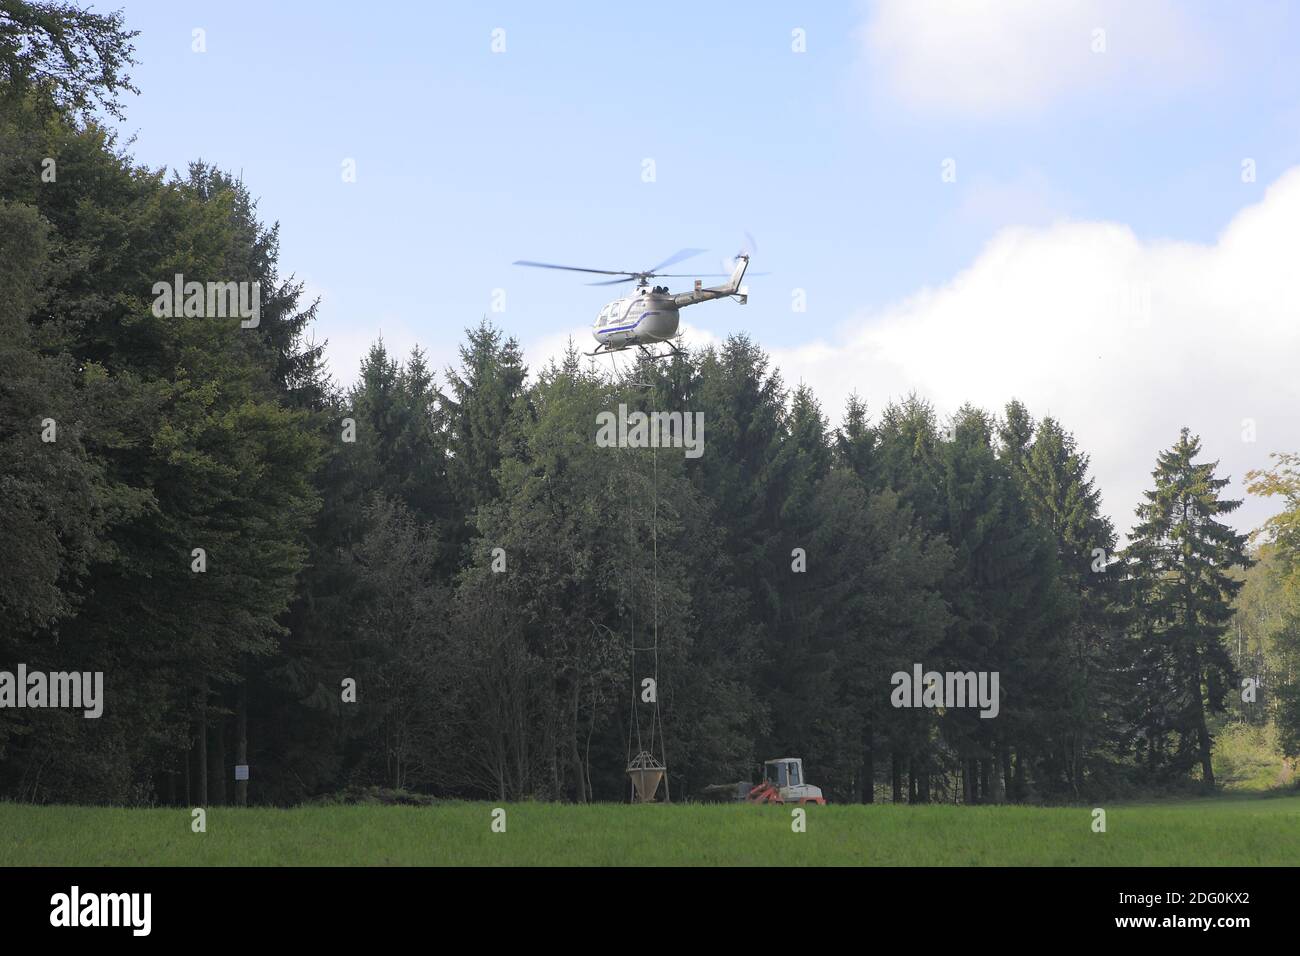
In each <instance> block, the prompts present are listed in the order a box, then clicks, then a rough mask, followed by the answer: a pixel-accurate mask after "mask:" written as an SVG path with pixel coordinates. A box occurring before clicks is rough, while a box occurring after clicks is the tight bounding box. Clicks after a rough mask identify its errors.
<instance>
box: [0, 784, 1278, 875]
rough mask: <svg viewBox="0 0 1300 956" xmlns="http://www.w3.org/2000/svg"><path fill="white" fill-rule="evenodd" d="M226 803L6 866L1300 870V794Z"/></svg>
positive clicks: (34, 824)
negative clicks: (1097, 813) (795, 818)
mask: <svg viewBox="0 0 1300 956" xmlns="http://www.w3.org/2000/svg"><path fill="white" fill-rule="evenodd" d="M492 809H493V805H492V804H490V803H442V804H437V805H435V806H431V807H404V806H328V807H302V808H297V809H291V810H270V809H251V810H236V809H228V808H215V809H212V810H210V811H209V812H208V816H207V832H206V833H193V832H191V830H190V813H189V811H187V810H184V809H179V810H178V809H163V810H159V809H144V810H134V809H113V808H107V809H105V808H93V807H33V806H27V805H19V804H12V803H0V865H4V866H29V865H65V866H89V865H126V866H130V865H162V866H178V865H179V866H231V865H252V866H262V865H301V864H312V865H378V866H388V865H492V866H513V865H523V866H529V865H596V866H611V865H614V866H619V865H633V866H657V865H695V864H704V865H722V866H760V865H783V866H789V865H801V864H812V865H850V866H862V865H867V866H873V865H874V866H896V865H923V866H936V865H937V866H967V865H980V866H997V865H1048V866H1118V865H1130V866H1254V865H1261V864H1264V865H1275V866H1276V865H1284V866H1286V865H1300V795H1295V794H1290V795H1285V796H1283V795H1269V796H1259V795H1253V796H1227V797H1217V798H1207V799H1201V800H1187V801H1178V802H1168V803H1156V804H1129V805H1122V806H1120V805H1116V806H1113V807H1106V808H1105V809H1106V813H1107V816H1106V831H1107V832H1105V833H1094V832H1092V827H1091V823H1092V812H1091V808H1089V807H1077V808H1038V807H1007V806H1000V807H956V806H921V807H908V806H891V805H889V804H884V805H877V806H874V807H863V806H827V807H810V808H809V809H808V817H807V832H805V833H794V832H792V831H791V814H790V810H789V808H783V807H756V806H743V805H742V806H734V805H733V806H699V805H675V806H658V805H656V806H647V807H633V806H623V805H612V804H603V805H595V806H590V807H581V806H568V805H554V804H541V803H522V804H507V805H506V807H505V809H506V812H507V816H506V825H507V828H506V832H505V833H493V832H492V831H491V814H492Z"/></svg>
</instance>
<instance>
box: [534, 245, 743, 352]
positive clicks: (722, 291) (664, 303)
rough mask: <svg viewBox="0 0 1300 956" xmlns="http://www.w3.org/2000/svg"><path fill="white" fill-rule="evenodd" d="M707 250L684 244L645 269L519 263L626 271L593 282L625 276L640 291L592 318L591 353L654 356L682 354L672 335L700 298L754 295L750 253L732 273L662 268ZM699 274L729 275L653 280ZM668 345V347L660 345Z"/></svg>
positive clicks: (604, 272) (610, 272) (573, 269)
mask: <svg viewBox="0 0 1300 956" xmlns="http://www.w3.org/2000/svg"><path fill="white" fill-rule="evenodd" d="M702 252H704V250H703V249H682V250H681V251H679V252H677V253H675V254H674V255H671V256H669V257H668V258H667V259H665V260H664V261H663V262H661V263H659V264H658V265H655V266H651V267H650V268H649V269H644V270H642V271H640V272H627V271H622V270H617V269H583V268H580V267H578V266H561V265H555V264H553V263H550V262H533V261H531V260H528V259H517V260H515V263H514V264H515V265H517V266H533V267H534V268H538V269H564V270H567V271H569V272H591V273H596V274H598V275H611V276H621V277H622V278H618V279H607V280H605V281H603V282H589V283H587V284H588V285H618V284H620V283H623V282H635V283H636V291H635V292H633V293H632V294H631V295H626V296H623V297H622V298H621V299H615V300H614V301H613V302H609V303H607V304H606V305H605V307H604V308H603V309H601V310H600V313H599V314H598V315H597V316H596V321H595V322H593V323H592V329H591V334H592V336H593V337H594V338H595V339H596V342H597V345H596V348H595V350H594V351H592V352H587V353H585V354H587V355H608V354H610V353H613V352H622V351H623V350H625V349H630V348H639V349H640V350H641V351H642V353H644V354H645V355H647V356H649V357H650V358H670V357H671V356H672V355H674V354H680V353H681V349H679V348H678V347H677V346H676V345H675V344H674V343H673V341H672V339H673V337H674V336H676V335H677V327H678V324H679V322H680V311H681V310H682V309H684V308H686V306H688V305H694V304H695V303H697V302H707V301H709V300H710V299H723V298H728V297H729V298H734V299H735V300H736V301H737V302H739V303H740V304H741V305H744V304H745V303H746V302H747V301H748V300H749V296H748V294H747V293H745V292H742V291H741V289H740V280H741V279H742V278H743V277H744V275H745V269H746V268H748V266H749V253H748V252H741V253H739V254H738V255H737V256H736V258H735V260H734V261H735V266H734V268H733V269H732V271H731V272H730V273H726V272H714V273H694V274H693V273H672V272H660V271H659V270H660V269H666V268H668V267H669V266H671V265H675V264H676V263H678V262H681V261H682V260H683V259H689V258H691V257H692V256H697V255H699V254H700V253H702ZM697 275H704V276H727V277H728V281H727V282H725V283H723V284H722V285H716V286H709V287H707V288H706V287H705V286H704V283H703V281H701V279H699V278H696V279H695V288H694V289H692V290H691V291H690V292H676V293H674V292H669V291H668V287H667V286H660V285H654V286H652V285H651V284H650V280H651V279H657V278H692V277H694V276H697ZM661 344H662V345H666V346H667V347H668V351H666V352H664V351H657V346H659V345H661Z"/></svg>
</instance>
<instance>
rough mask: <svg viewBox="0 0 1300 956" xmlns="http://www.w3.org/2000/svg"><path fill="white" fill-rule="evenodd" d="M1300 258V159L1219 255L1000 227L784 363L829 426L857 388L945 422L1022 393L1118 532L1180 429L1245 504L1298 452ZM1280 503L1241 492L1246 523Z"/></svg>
mask: <svg viewBox="0 0 1300 956" xmlns="http://www.w3.org/2000/svg"><path fill="white" fill-rule="evenodd" d="M1297 249H1300V167H1297V168H1296V169H1293V170H1291V171H1289V172H1288V173H1287V174H1286V175H1285V176H1284V177H1282V178H1281V179H1280V180H1279V181H1278V182H1276V183H1275V184H1274V185H1273V186H1272V187H1271V188H1270V189H1269V190H1268V191H1267V193H1266V194H1265V196H1264V198H1263V200H1262V201H1261V202H1259V203H1258V204H1256V205H1253V206H1249V207H1247V208H1246V209H1244V210H1242V211H1241V212H1240V213H1239V214H1238V215H1237V216H1236V217H1235V218H1234V219H1233V220H1232V222H1231V223H1230V224H1229V225H1228V227H1227V228H1226V229H1225V230H1224V231H1223V233H1222V234H1221V235H1220V236H1219V238H1218V240H1217V241H1216V242H1214V243H1213V244H1210V245H1200V244H1193V243H1175V242H1165V241H1144V240H1141V239H1139V238H1138V237H1137V236H1136V235H1134V233H1133V231H1132V230H1131V229H1129V228H1128V227H1127V226H1124V225H1122V224H1117V223H1108V222H1076V223H1057V224H1055V225H1051V226H1047V227H1038V228H1024V227H1017V228H1009V229H1004V230H1002V231H1001V232H999V233H998V234H997V235H995V236H994V237H993V238H992V239H991V240H990V241H989V242H988V244H987V245H986V246H985V247H984V249H983V250H982V251H981V252H980V254H979V255H978V256H977V257H976V259H975V261H974V262H973V263H972V264H971V265H970V267H969V268H967V269H966V270H964V271H963V272H961V273H960V274H958V275H957V276H955V277H954V278H953V279H951V280H950V281H948V282H946V283H945V284H943V285H941V286H939V287H937V288H932V289H925V290H922V291H920V292H918V293H916V294H915V295H913V296H911V297H909V298H907V299H905V300H904V301H901V302H898V303H896V304H894V305H892V306H890V307H888V308H886V309H883V310H881V311H879V312H874V313H863V314H860V315H858V316H856V317H855V320H854V322H852V323H851V324H850V325H849V328H851V329H856V330H857V331H855V332H850V333H848V334H846V335H845V336H843V337H842V338H841V339H840V340H836V341H831V342H826V341H817V342H812V343H809V344H806V345H803V346H801V347H798V348H793V349H786V350H775V351H774V352H773V359H774V361H775V363H776V364H777V365H778V366H779V367H780V368H781V369H782V371H783V373H784V375H785V378H786V380H787V381H788V382H795V381H798V380H800V379H803V380H804V381H807V382H808V383H810V384H811V385H812V386H813V387H814V389H815V390H816V392H817V394H818V397H819V398H820V399H821V400H822V402H823V403H824V407H825V408H826V409H827V411H828V412H829V413H830V414H831V415H832V418H837V417H838V414H839V412H840V410H841V409H842V407H843V403H844V400H845V399H846V398H847V396H848V394H849V393H850V392H851V391H853V390H855V389H856V390H857V391H858V393H859V394H861V395H862V396H863V397H864V398H866V399H867V400H868V402H869V404H870V406H871V408H872V409H873V410H874V411H877V412H878V411H879V409H880V408H881V406H882V405H883V404H884V403H885V402H887V401H888V400H890V399H891V398H897V397H899V396H901V395H904V394H906V393H907V392H908V391H911V390H913V389H915V390H916V391H917V392H919V393H920V394H922V395H924V396H925V397H927V398H929V399H931V400H932V401H933V402H935V404H936V405H937V406H938V408H939V410H940V411H941V412H943V413H950V412H952V411H954V410H955V409H956V408H957V407H959V406H960V405H961V403H962V402H965V401H970V402H973V403H974V404H976V405H979V406H982V407H985V408H989V409H992V410H1001V408H1002V407H1003V406H1004V405H1005V403H1006V402H1007V401H1008V400H1009V399H1011V398H1019V399H1021V400H1022V401H1024V402H1025V403H1026V404H1027V405H1028V407H1029V409H1030V411H1031V412H1032V413H1034V414H1035V416H1037V417H1042V416H1044V415H1048V414H1050V415H1053V416H1055V417H1057V418H1058V419H1059V420H1060V421H1061V422H1062V424H1063V425H1064V426H1065V427H1066V428H1067V429H1070V430H1072V431H1073V432H1074V433H1075V434H1076V436H1077V437H1078V439H1079V441H1080V444H1081V445H1082V447H1083V448H1084V450H1086V451H1087V452H1089V453H1090V454H1091V456H1092V461H1093V469H1094V472H1095V474H1096V475H1097V477H1098V483H1099V485H1100V487H1101V490H1102V493H1103V496H1104V501H1105V505H1106V508H1107V511H1108V512H1109V513H1110V514H1111V515H1112V517H1113V518H1114V519H1115V522H1116V526H1117V528H1118V529H1119V530H1120V531H1121V532H1124V531H1126V530H1127V529H1128V528H1129V527H1130V526H1131V524H1132V520H1131V519H1132V512H1133V508H1134V507H1135V506H1136V505H1137V503H1138V502H1139V500H1140V497H1141V492H1142V490H1143V489H1145V488H1146V487H1148V485H1149V483H1150V472H1151V469H1152V467H1153V466H1154V463H1155V457H1156V454H1157V452H1158V451H1159V450H1161V449H1163V448H1167V447H1168V446H1170V445H1171V444H1173V443H1174V441H1176V439H1177V437H1178V430H1179V428H1180V427H1181V426H1183V425H1187V426H1188V427H1190V428H1191V429H1192V431H1193V433H1197V434H1200V435H1201V438H1202V443H1203V448H1204V456H1205V457H1206V458H1208V459H1216V458H1217V459H1221V462H1222V464H1221V467H1220V471H1219V474H1220V476H1228V475H1230V476H1231V477H1232V478H1233V484H1232V486H1230V488H1229V491H1231V492H1233V493H1235V494H1236V495H1238V496H1240V495H1241V492H1242V478H1243V476H1244V474H1245V472H1246V471H1247V470H1248V469H1250V468H1257V467H1261V466H1265V465H1266V464H1267V460H1268V459H1267V456H1268V453H1269V452H1270V451H1283V450H1290V451H1295V450H1300V414H1297V411H1298V409H1300V269H1297V268H1296V250H1297ZM1247 419H1251V420H1253V422H1254V426H1255V429H1256V432H1257V440H1256V441H1255V442H1254V443H1250V442H1245V441H1243V440H1242V432H1243V428H1244V427H1245V426H1244V425H1243V423H1244V422H1245V420H1247ZM1271 508H1272V505H1271V504H1269V503H1267V502H1261V501H1260V500H1258V499H1249V498H1248V499H1247V504H1246V505H1245V506H1244V507H1243V508H1242V509H1241V510H1240V511H1239V512H1237V515H1236V516H1234V518H1235V522H1236V524H1237V525H1238V527H1241V528H1247V527H1252V526H1254V525H1255V524H1257V523H1258V522H1259V521H1260V520H1261V519H1262V517H1264V516H1266V515H1267V514H1269V513H1271Z"/></svg>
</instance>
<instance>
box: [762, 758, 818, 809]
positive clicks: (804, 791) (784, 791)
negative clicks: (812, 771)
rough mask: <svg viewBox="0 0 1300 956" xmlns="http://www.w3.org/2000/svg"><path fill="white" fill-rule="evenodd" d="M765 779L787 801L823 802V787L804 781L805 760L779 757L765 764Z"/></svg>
mask: <svg viewBox="0 0 1300 956" xmlns="http://www.w3.org/2000/svg"><path fill="white" fill-rule="evenodd" d="M763 780H764V782H766V783H770V784H771V785H772V786H773V787H775V788H776V789H777V791H778V792H779V793H780V794H781V799H782V801H784V802H785V803H804V802H808V803H823V802H824V800H823V799H822V791H821V787H814V786H813V785H812V784H810V783H806V782H805V781H804V776H803V760H802V759H801V758H799V757H778V758H777V759H776V760H769V761H767V762H766V763H764V764H763Z"/></svg>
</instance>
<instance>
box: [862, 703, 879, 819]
mask: <svg viewBox="0 0 1300 956" xmlns="http://www.w3.org/2000/svg"><path fill="white" fill-rule="evenodd" d="M862 802H863V803H875V802H876V751H875V745H874V741H873V740H872V731H871V721H867V724H866V726H865V727H864V728H863V730H862Z"/></svg>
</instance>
